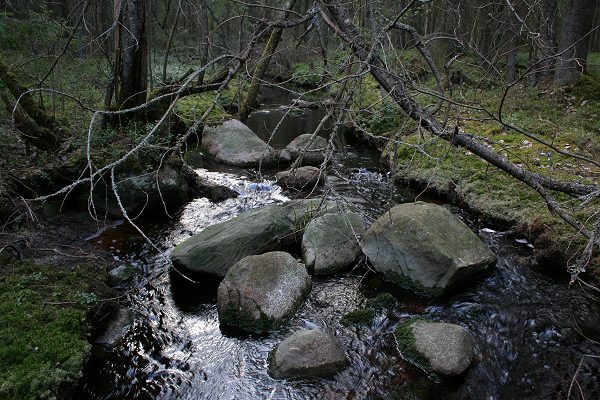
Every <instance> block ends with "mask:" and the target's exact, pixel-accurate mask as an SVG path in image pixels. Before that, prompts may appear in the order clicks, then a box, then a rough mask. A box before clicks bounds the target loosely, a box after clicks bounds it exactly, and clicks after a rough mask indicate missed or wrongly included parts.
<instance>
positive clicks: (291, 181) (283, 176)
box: [275, 167, 325, 191]
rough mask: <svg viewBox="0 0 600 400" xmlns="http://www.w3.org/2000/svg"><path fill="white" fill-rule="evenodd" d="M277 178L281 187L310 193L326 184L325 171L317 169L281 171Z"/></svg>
mask: <svg viewBox="0 0 600 400" xmlns="http://www.w3.org/2000/svg"><path fill="white" fill-rule="evenodd" d="M275 178H276V179H277V182H278V183H279V184H280V185H281V186H284V187H287V188H293V189H299V190H306V191H310V190H313V189H314V188H315V187H317V186H320V185H322V184H323V182H325V171H321V169H319V168H317V167H300V168H296V169H291V170H287V171H281V172H279V173H277V175H275Z"/></svg>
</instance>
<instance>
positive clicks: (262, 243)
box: [171, 199, 336, 278]
mask: <svg viewBox="0 0 600 400" xmlns="http://www.w3.org/2000/svg"><path fill="white" fill-rule="evenodd" d="M335 208H336V206H335V205H333V204H331V203H325V204H323V205H321V203H320V199H309V200H297V201H290V202H287V203H284V204H269V205H266V206H264V207H262V208H259V209H255V210H250V211H246V212H244V213H242V214H240V215H238V216H237V217H235V218H232V219H230V220H229V221H225V222H221V223H219V224H216V225H212V226H209V227H208V228H206V229H204V230H203V231H201V232H199V233H198V234H196V235H194V236H192V237H190V238H188V239H186V240H184V241H183V242H182V243H180V244H178V245H177V246H176V247H175V249H174V250H173V253H172V254H171V260H172V261H173V264H175V265H176V266H178V267H181V268H183V269H184V270H186V271H188V272H192V273H197V274H207V275H212V276H216V277H221V278H222V277H224V276H225V274H226V273H227V270H228V269H229V267H231V266H232V265H233V264H235V263H236V262H238V261H239V260H241V259H242V258H244V257H246V256H251V255H255V254H262V253H266V252H268V251H272V250H276V249H279V248H281V247H282V246H286V245H289V244H292V243H294V242H297V241H300V238H301V237H302V236H301V235H302V232H303V230H304V227H305V226H306V224H308V222H309V221H310V220H311V219H312V218H313V217H315V216H317V215H319V214H320V213H325V212H329V211H331V210H334V209H335Z"/></svg>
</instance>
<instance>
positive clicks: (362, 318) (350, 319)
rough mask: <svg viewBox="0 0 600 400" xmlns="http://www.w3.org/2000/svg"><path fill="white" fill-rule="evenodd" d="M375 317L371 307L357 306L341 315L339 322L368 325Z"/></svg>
mask: <svg viewBox="0 0 600 400" xmlns="http://www.w3.org/2000/svg"><path fill="white" fill-rule="evenodd" d="M373 318H375V311H373V309H371V308H358V309H356V310H353V311H350V312H349V313H347V314H346V315H344V316H343V317H342V319H341V320H340V323H341V324H342V325H344V326H356V325H368V324H370V323H371V321H373Z"/></svg>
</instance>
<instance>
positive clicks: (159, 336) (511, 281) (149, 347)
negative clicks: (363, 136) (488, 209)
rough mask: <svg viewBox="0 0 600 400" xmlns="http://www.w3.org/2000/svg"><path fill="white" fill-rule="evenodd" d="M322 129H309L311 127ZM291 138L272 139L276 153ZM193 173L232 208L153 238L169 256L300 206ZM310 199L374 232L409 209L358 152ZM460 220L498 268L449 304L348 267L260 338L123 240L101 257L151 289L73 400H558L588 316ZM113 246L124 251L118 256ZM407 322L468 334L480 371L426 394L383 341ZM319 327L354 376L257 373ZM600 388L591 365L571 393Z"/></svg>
mask: <svg viewBox="0 0 600 400" xmlns="http://www.w3.org/2000/svg"><path fill="white" fill-rule="evenodd" d="M278 112H279V111H278ZM306 112H309V111H306ZM306 112H305V113H306ZM261 115H265V114H263V113H255V114H253V118H255V119H256V121H257V122H256V123H257V124H259V123H260V122H261V118H263V117H259V116H261ZM267 115H268V114H267ZM305 118H306V117H305ZM319 119H320V118H319V117H315V118H314V119H313V120H312V122H310V123H308V122H307V126H308V127H310V126H312V125H314V124H315V121H318V120H319ZM262 121H263V122H264V124H263V125H264V128H260V129H259V128H257V127H256V126H255V128H254V129H256V130H257V131H259V133H260V134H265V133H266V132H268V131H269V126H270V125H269V124H271V123H272V121H270V120H269V121H267V120H266V119H262ZM317 123H318V122H317ZM257 126H259V125H257ZM289 126H290V128H289V135H291V133H292V132H294V133H295V134H298V133H304V132H305V130H306V129H308V128H304V125H297V128H293V126H294V124H290V125H289ZM300 127H302V128H300ZM313 128H314V126H313ZM261 129H263V130H261ZM286 129H288V128H286ZM308 130H310V129H308ZM284 136H285V135H284ZM290 137H291V136H289V137H286V138H285V139H284V138H282V139H281V143H284V142H285V141H287V140H288V139H289V138H290ZM289 140H291V139H289ZM283 145H285V144H283ZM196 167H198V168H203V169H198V173H200V174H202V175H203V176H204V177H206V178H207V179H212V180H214V181H216V182H220V183H222V184H225V185H227V186H229V187H231V188H232V189H234V190H236V191H237V192H238V193H240V196H239V197H238V198H237V199H230V200H227V201H225V202H222V203H218V204H213V203H210V202H209V201H208V200H206V199H196V200H194V201H192V202H190V203H189V204H188V205H187V206H186V207H185V209H184V210H183V211H182V213H181V215H180V217H179V219H178V220H177V221H175V222H172V223H171V224H170V225H168V226H166V227H165V226H161V227H160V228H157V229H156V230H154V231H153V238H154V240H155V241H156V242H157V243H160V245H161V246H162V250H163V251H165V252H166V254H169V253H170V251H171V250H172V248H173V246H174V245H175V244H176V243H179V242H181V241H182V240H184V239H185V238H187V237H189V236H191V235H193V234H194V233H196V232H199V231H201V230H202V229H204V228H206V227H207V226H209V225H212V224H215V223H218V222H221V221H225V220H228V219H230V218H232V217H234V216H235V215H238V214H240V213H241V212H243V211H245V210H248V209H251V208H257V207H260V206H262V205H264V204H268V203H273V202H282V201H286V200H287V199H289V198H293V197H295V196H297V193H294V192H290V191H286V190H283V189H281V188H279V187H277V185H276V184H275V183H274V181H273V180H272V174H271V173H266V174H264V175H263V176H262V177H261V178H259V177H258V175H257V174H256V172H255V171H252V170H239V169H232V168H228V167H223V166H219V167H218V168H217V167H215V166H214V165H212V166H211V165H207V164H202V165H196ZM320 193H323V194H325V195H326V196H328V197H331V198H336V199H339V198H343V199H346V200H347V201H348V202H351V203H352V204H354V205H355V206H356V207H357V208H358V209H359V210H360V212H361V213H362V214H363V215H364V217H365V219H366V220H374V219H375V218H377V217H378V216H379V215H381V213H382V212H383V211H384V210H386V209H387V208H389V207H390V206H392V205H394V204H398V203H402V202H407V201H413V200H414V198H415V196H416V194H415V193H414V192H411V191H410V190H409V189H406V188H400V187H396V186H395V185H394V184H393V182H391V179H390V176H389V174H388V173H387V172H386V171H385V170H384V169H383V168H382V166H381V165H380V164H379V160H378V154H377V152H376V151H374V150H368V151H363V150H361V151H358V150H357V148H356V147H353V146H350V145H346V146H343V147H342V148H341V149H340V151H339V152H338V155H337V156H336V159H335V160H334V161H333V163H332V166H331V171H330V172H329V176H328V179H327V187H326V189H325V190H323V191H322V192H320ZM461 217H463V218H465V220H466V222H468V223H469V224H470V226H471V227H472V228H473V229H474V230H475V231H476V232H477V233H478V234H479V236H480V237H481V239H482V240H483V241H484V242H485V243H486V244H487V245H488V246H489V247H490V248H491V249H492V250H493V251H494V252H495V253H496V254H497V256H498V264H497V267H496V268H495V269H494V270H493V271H492V272H491V273H490V274H489V275H488V276H486V277H483V278H482V279H480V280H478V281H474V282H473V284H472V286H471V287H469V288H467V289H465V290H464V291H462V292H460V293H458V294H456V295H454V296H451V297H447V298H443V299H437V300H435V301H433V300H424V299H421V298H418V297H415V296H412V295H410V294H408V293H405V292H402V291H399V290H398V289H396V288H394V287H392V286H390V285H388V284H386V283H385V282H384V281H382V280H381V279H379V278H378V277H377V276H376V275H374V274H371V273H368V272H367V271H366V270H364V268H363V267H360V266H357V267H356V268H355V269H354V270H353V271H352V272H351V273H346V274H339V275H335V276H331V277H326V278H320V277H314V279H313V281H314V285H313V290H312V292H311V294H310V296H309V298H308V299H307V300H306V302H305V303H304V305H303V306H302V307H301V308H300V310H299V311H298V313H297V314H296V315H295V316H294V318H292V320H291V321H290V322H289V323H288V324H286V325H285V326H284V327H282V328H280V329H278V330H276V331H274V332H272V333H270V334H269V335H267V336H264V337H259V338H254V337H237V336H232V335H225V334H223V332H222V331H221V329H220V327H219V321H218V315H217V310H216V301H215V299H216V288H217V285H218V280H216V279H214V278H201V279H199V283H198V284H193V283H191V282H188V281H186V280H185V279H183V278H181V277H180V276H179V275H178V274H177V273H174V272H173V271H171V272H170V273H169V274H164V273H163V274H160V273H157V272H159V271H164V268H165V267H164V260H163V259H162V258H161V257H160V256H159V255H157V254H156V251H154V250H152V249H151V248H149V246H147V245H144V244H142V243H140V242H139V241H137V239H134V238H133V237H132V238H129V239H127V235H129V233H125V234H123V233H122V232H121V235H122V236H124V238H123V242H124V243H125V244H124V245H123V246H120V245H119V246H113V247H114V248H113V249H111V251H113V253H114V254H115V256H116V257H118V258H119V259H121V260H122V261H123V262H130V263H133V264H135V265H139V266H140V269H141V270H143V271H145V272H146V273H147V275H148V276H153V277H154V278H153V279H150V280H148V281H147V282H142V283H141V287H140V288H139V289H138V290H135V291H133V292H132V293H131V294H130V295H129V298H128V300H129V301H128V304H129V307H130V308H131V309H132V310H133V312H134V315H135V317H134V321H133V324H132V326H131V328H130V329H129V331H128V332H127V333H126V334H125V335H124V337H123V339H122V341H121V343H120V345H118V346H116V347H115V348H113V349H112V350H102V349H99V348H96V349H95V352H94V357H93V358H92V360H91V361H90V362H89V364H88V367H87V369H86V371H85V376H84V380H83V392H84V393H83V395H82V398H84V399H219V400H221V399H232V400H233V399H290V400H291V399H319V400H326V399H413V400H414V399H422V400H426V399H491V400H494V399H557V398H566V393H567V391H568V389H569V386H570V385H571V382H572V378H573V376H574V374H575V372H576V370H577V368H578V365H579V362H580V360H581V358H582V356H584V355H586V354H600V345H599V344H598V343H596V342H593V341H590V340H585V339H584V338H583V337H582V336H581V335H579V334H578V332H577V329H576V327H575V326H574V324H573V312H574V310H578V309H586V310H587V309H590V310H593V309H595V306H594V304H592V302H591V300H590V299H589V298H588V297H586V296H585V295H584V293H582V292H581V291H579V290H576V289H569V288H568V287H567V285H566V282H564V281H562V280H556V279H552V278H550V277H548V276H546V275H543V274H541V273H539V272H536V271H534V270H532V269H529V268H527V267H526V266H525V265H524V264H525V263H524V260H526V259H527V258H528V257H529V256H530V255H531V249H530V247H528V245H527V243H526V242H523V241H522V240H520V241H519V242H516V241H515V239H514V238H512V237H510V236H508V235H506V234H504V233H502V232H495V231H493V230H491V229H486V228H485V227H482V226H477V224H475V223H473V222H472V221H468V219H466V216H464V215H461ZM116 232H119V228H118V227H116V228H115V229H114V231H113V230H111V231H110V232H107V233H104V234H102V235H100V236H99V237H98V238H94V240H95V241H96V242H97V241H102V242H103V243H104V244H106V243H107V241H108V242H110V243H111V244H113V243H112V240H117V239H116V238H117V236H118V235H117V233H116ZM111 235H112V236H111ZM133 236H135V235H133ZM120 243H121V239H119V240H117V242H116V243H114V244H120ZM234 245H235V244H232V246H234ZM109 247H110V246H109ZM116 250H119V252H118V253H117V252H116ZM224 251H227V249H224ZM383 292H389V293H392V294H393V295H394V296H395V297H396V299H397V300H398V304H397V306H396V307H394V308H393V309H391V310H387V311H381V312H378V313H377V315H376V317H375V318H374V319H373V321H372V322H371V323H370V324H367V325H366V326H350V327H346V326H343V325H342V324H341V323H340V320H341V318H342V317H343V316H344V315H345V314H346V313H348V312H349V311H352V310H354V309H356V308H358V307H362V306H364V305H365V303H366V301H367V299H368V298H371V297H374V296H376V295H377V294H379V293H383ZM412 316H419V317H422V318H427V319H431V320H441V321H446V322H452V323H458V324H460V325H463V326H465V327H468V328H469V329H470V330H471V331H473V333H474V334H475V337H476V338H477V349H476V360H475V362H474V364H473V366H472V367H471V369H469V370H468V372H467V373H466V375H465V376H464V377H462V378H460V379H458V380H452V381H443V382H440V383H436V382H433V381H432V380H430V379H428V378H427V376H425V374H424V373H423V372H422V371H420V370H418V369H416V368H415V367H413V366H411V365H409V364H407V363H406V362H405V361H404V360H403V359H402V357H401V356H400V354H399V353H398V351H397V349H396V343H395V339H394V336H393V332H394V329H395V327H396V326H397V324H398V323H399V322H400V321H402V320H404V319H405V318H407V317H412ZM316 327H319V328H322V329H325V330H327V331H329V332H331V333H333V334H334V335H335V336H337V337H338V338H339V339H340V341H341V342H342V343H343V345H344V346H345V348H346V349H347V355H348V357H349V359H350V366H349V367H348V368H347V369H346V370H344V371H342V372H340V373H338V374H337V375H336V376H335V377H333V378H331V379H308V380H292V381H278V380H274V379H271V378H270V377H269V376H268V375H267V373H266V360H267V355H268V353H269V351H270V350H271V349H272V348H273V347H274V346H275V345H276V344H277V343H279V342H280V341H281V340H283V339H284V338H285V337H287V336H288V335H289V334H291V333H293V332H296V331H298V330H301V329H309V328H316ZM599 376H600V369H599V366H598V362H597V360H595V359H591V358H588V359H586V361H584V362H583V363H582V366H581V368H580V369H579V373H578V385H580V387H581V391H582V392H583V393H585V394H586V396H587V397H586V398H588V399H593V398H600V382H599V379H598V377H599ZM578 390H579V389H578ZM572 398H578V397H572Z"/></svg>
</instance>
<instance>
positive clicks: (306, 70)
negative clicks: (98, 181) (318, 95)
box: [292, 63, 323, 87]
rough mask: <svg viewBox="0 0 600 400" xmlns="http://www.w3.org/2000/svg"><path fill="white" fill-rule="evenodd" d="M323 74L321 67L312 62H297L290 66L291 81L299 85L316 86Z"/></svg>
mask: <svg viewBox="0 0 600 400" xmlns="http://www.w3.org/2000/svg"><path fill="white" fill-rule="evenodd" d="M322 75H323V70H322V68H321V67H320V66H319V67H315V65H313V64H312V63H298V64H294V65H293V66H292V82H294V83H296V84H297V85H299V86H304V87H316V86H317V85H318V84H319V82H321V78H322Z"/></svg>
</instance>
